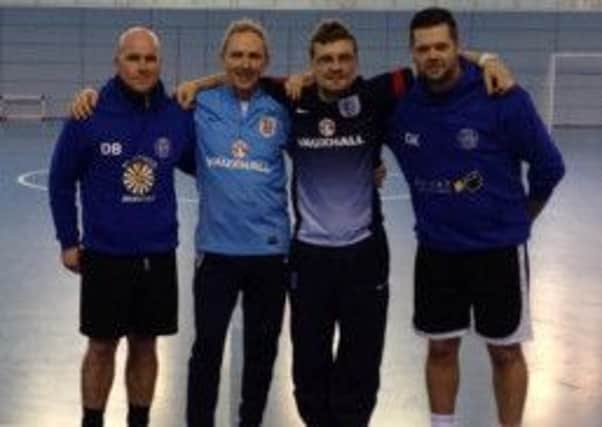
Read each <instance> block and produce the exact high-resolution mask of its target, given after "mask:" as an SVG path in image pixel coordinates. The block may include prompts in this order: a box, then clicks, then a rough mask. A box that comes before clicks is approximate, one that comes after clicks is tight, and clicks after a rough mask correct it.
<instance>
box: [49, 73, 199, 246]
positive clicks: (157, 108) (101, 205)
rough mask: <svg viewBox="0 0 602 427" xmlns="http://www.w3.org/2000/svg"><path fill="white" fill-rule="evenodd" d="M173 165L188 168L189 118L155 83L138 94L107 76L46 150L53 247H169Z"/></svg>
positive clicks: (173, 223) (173, 228) (173, 237)
mask: <svg viewBox="0 0 602 427" xmlns="http://www.w3.org/2000/svg"><path fill="white" fill-rule="evenodd" d="M176 166H178V167H181V168H182V169H183V170H185V171H187V172H193V171H194V127H193V123H192V116H191V115H190V114H187V113H186V112H184V111H182V110H181V109H180V108H179V107H178V105H177V104H176V103H175V102H174V101H172V100H171V99H169V98H168V97H167V96H166V95H165V92H164V90H163V85H162V84H161V83H159V84H158V85H157V87H156V88H155V89H154V90H153V92H152V93H151V94H150V95H149V96H148V97H146V98H143V97H141V96H139V95H136V94H134V93H132V92H131V91H129V90H128V89H127V88H126V87H125V86H124V84H123V83H122V82H121V80H120V79H119V78H118V77H115V78H113V79H111V80H109V81H108V83H107V84H106V85H105V86H104V87H103V89H102V90H101V92H100V97H99V101H98V105H97V107H96V110H95V112H94V114H93V115H92V116H91V117H90V118H89V119H87V120H84V121H76V120H69V121H68V122H67V123H66V124H65V126H64V128H63V131H62V133H61V135H60V137H59V140H58V142H57V144H56V147H55V150H54V155H53V157H52V164H51V167H50V176H49V193H50V206H51V210H52V216H53V219H54V223H55V227H56V234H57V238H58V240H59V241H60V243H61V246H62V247H63V248H68V247H72V246H76V245H78V244H80V243H82V244H83V246H84V247H85V248H88V249H93V250H96V251H100V252H104V253H108V254H114V255H137V254H143V253H153V252H165V251H168V250H171V249H173V248H175V247H176V246H177V243H178V240H177V227H178V223H177V218H176V197H175V192H174V168H175V167H176ZM77 183H79V186H80V198H81V208H82V222H83V237H82V238H81V239H80V232H79V227H78V208H77V205H76V184H77ZM80 240H81V242H80Z"/></svg>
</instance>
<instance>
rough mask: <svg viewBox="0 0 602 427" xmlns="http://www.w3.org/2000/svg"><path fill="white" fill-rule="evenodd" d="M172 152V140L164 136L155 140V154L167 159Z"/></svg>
mask: <svg viewBox="0 0 602 427" xmlns="http://www.w3.org/2000/svg"><path fill="white" fill-rule="evenodd" d="M170 153H171V141H170V140H169V138H166V137H164V136H162V137H160V138H159V139H157V141H156V142H155V154H156V155H157V157H158V158H160V159H167V158H168V157H169V154H170Z"/></svg>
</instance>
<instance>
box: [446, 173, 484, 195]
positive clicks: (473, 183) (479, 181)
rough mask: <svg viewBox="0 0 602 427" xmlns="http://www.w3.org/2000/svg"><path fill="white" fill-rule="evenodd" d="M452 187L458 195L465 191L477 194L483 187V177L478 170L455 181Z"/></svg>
mask: <svg viewBox="0 0 602 427" xmlns="http://www.w3.org/2000/svg"><path fill="white" fill-rule="evenodd" d="M452 186H453V188H454V191H455V192H456V193H462V192H464V191H469V192H471V193H475V192H477V191H479V190H480V189H481V187H483V176H482V175H481V172H479V171H478V170H475V171H471V172H469V173H467V174H466V175H464V176H463V177H461V178H458V179H456V180H454V181H453V182H452Z"/></svg>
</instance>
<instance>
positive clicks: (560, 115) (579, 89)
mask: <svg viewBox="0 0 602 427" xmlns="http://www.w3.org/2000/svg"><path fill="white" fill-rule="evenodd" d="M543 108H544V114H545V116H546V121H547V124H548V125H549V127H550V128H552V127H602V52H557V53H553V54H552V55H551V56H550V60H549V66H548V75H547V80H546V83H545V89H544V100H543Z"/></svg>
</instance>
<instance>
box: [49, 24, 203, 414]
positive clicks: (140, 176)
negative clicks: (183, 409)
mask: <svg viewBox="0 0 602 427" xmlns="http://www.w3.org/2000/svg"><path fill="white" fill-rule="evenodd" d="M159 64H160V47H159V40H158V38H157V36H156V35H155V34H154V33H153V32H152V31H150V30H148V29H146V28H142V27H133V28H130V29H129V30H127V31H125V32H124V33H123V34H122V35H121V37H120V39H119V44H118V47H117V53H116V56H115V66H116V69H117V75H116V76H115V77H114V78H112V79H111V80H109V81H108V82H107V84H106V85H105V86H104V87H103V89H102V91H101V93H100V98H99V101H98V106H97V108H96V113H95V114H94V115H93V116H91V117H90V118H89V119H88V120H85V121H74V120H70V121H68V122H67V123H66V124H65V126H64V128H63V131H62V134H61V136H60V138H59V140H58V142H57V145H56V147H55V151H54V155H53V158H52V165H51V168H50V178H49V192H50V205H51V209H52V216H53V219H54V223H55V226H56V234H57V238H58V240H59V242H60V244H61V248H62V261H63V264H64V265H65V267H67V268H68V269H70V270H72V271H74V272H78V273H81V278H82V279H81V281H82V284H81V313H80V315H81V317H80V319H81V324H80V330H81V332H82V333H83V334H84V335H86V336H88V338H89V340H88V347H87V350H86V354H85V357H84V361H83V366H82V399H83V406H84V408H83V409H84V414H83V420H82V425H83V426H101V425H102V424H103V411H104V408H105V405H106V401H107V398H108V394H109V391H110V388H111V383H112V379H113V372H114V356H115V350H116V348H117V345H118V342H119V340H120V338H121V337H122V336H127V339H128V362H127V367H126V385H127V389H128V393H127V394H128V399H129V404H130V406H129V413H128V425H129V426H146V425H147V424H148V413H149V407H150V404H151V400H152V395H153V390H154V384H155V381H156V375H157V355H156V337H157V336H158V335H166V334H173V333H175V332H176V331H177V272H176V261H175V249H176V246H177V244H178V239H177V228H178V223H177V218H176V198H175V192H174V169H175V168H176V167H180V168H182V169H183V170H185V171H187V172H189V173H193V172H194V126H193V123H192V117H191V116H190V114H187V113H186V112H184V111H182V110H181V109H180V108H179V106H178V105H177V104H176V103H175V102H174V101H172V100H170V99H169V98H167V96H166V94H165V92H164V90H163V85H162V84H161V82H160V81H159V73H160V65H159ZM77 184H79V186H80V199H81V206H82V222H83V233H82V235H81V237H80V232H79V227H78V209H77V205H76V185H77Z"/></svg>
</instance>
